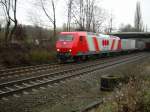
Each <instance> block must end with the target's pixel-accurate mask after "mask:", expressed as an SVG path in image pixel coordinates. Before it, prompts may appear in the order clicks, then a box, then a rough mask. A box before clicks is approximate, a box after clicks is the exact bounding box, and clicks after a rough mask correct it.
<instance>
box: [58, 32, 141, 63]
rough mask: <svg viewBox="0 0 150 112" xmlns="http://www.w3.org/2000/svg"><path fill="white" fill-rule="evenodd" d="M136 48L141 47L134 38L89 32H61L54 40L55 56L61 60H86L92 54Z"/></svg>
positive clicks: (133, 49) (111, 52) (128, 50)
mask: <svg viewBox="0 0 150 112" xmlns="http://www.w3.org/2000/svg"><path fill="white" fill-rule="evenodd" d="M139 43H140V42H139ZM140 45H141V43H140ZM138 49H141V47H140V46H139V44H137V42H136V40H133V39H121V38H119V37H117V36H112V35H104V34H96V33H91V32H61V33H60V36H59V39H58V41H57V42H56V50H57V58H58V60H60V61H61V62H66V61H67V60H75V61H79V60H86V59H87V58H88V57H90V56H93V55H98V56H99V55H105V54H114V53H120V52H130V51H135V50H138Z"/></svg>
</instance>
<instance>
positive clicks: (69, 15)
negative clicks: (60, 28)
mask: <svg viewBox="0 0 150 112" xmlns="http://www.w3.org/2000/svg"><path fill="white" fill-rule="evenodd" d="M72 5H73V0H68V4H67V6H68V15H67V16H68V17H67V31H70V24H71V19H72Z"/></svg>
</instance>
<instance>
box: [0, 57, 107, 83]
mask: <svg viewBox="0 0 150 112" xmlns="http://www.w3.org/2000/svg"><path fill="white" fill-rule="evenodd" d="M108 59H109V58H107V59H106V60H108ZM101 60H104V61H105V59H101ZM98 61H99V60H98ZM94 62H95V61H94ZM89 63H90V62H87V64H89ZM92 63H93V62H92ZM85 64H86V62H85ZM74 65H75V66H76V65H77V64H52V65H50V64H43V65H36V66H26V67H17V68H11V69H3V70H0V82H1V83H2V82H5V81H8V80H10V79H13V78H14V79H17V78H21V77H23V76H24V77H30V76H33V75H36V74H40V73H46V72H54V71H57V70H60V69H67V67H68V68H71V67H74ZM78 65H79V64H78Z"/></svg>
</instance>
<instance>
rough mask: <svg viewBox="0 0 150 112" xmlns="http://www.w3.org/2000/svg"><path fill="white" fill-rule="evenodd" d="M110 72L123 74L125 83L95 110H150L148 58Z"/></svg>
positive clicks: (135, 111)
mask: <svg viewBox="0 0 150 112" xmlns="http://www.w3.org/2000/svg"><path fill="white" fill-rule="evenodd" d="M145 60H146V59H145ZM112 74H120V75H124V76H125V81H127V83H125V84H122V86H121V88H120V89H119V88H118V89H116V90H115V91H114V92H113V93H112V94H111V95H110V96H109V97H108V98H106V99H105V100H104V104H102V105H101V106H99V108H98V109H96V111H95V112H150V58H148V59H147V60H146V61H145V62H143V63H139V64H137V65H134V66H128V67H125V68H124V69H122V70H121V71H117V72H116V71H114V72H112Z"/></svg>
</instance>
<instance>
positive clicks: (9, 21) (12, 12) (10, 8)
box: [0, 0, 18, 44]
mask: <svg viewBox="0 0 150 112" xmlns="http://www.w3.org/2000/svg"><path fill="white" fill-rule="evenodd" d="M0 5H1V7H2V9H3V12H4V16H5V20H6V26H5V43H6V44H8V43H9V42H10V41H11V40H12V37H13V34H14V32H15V30H16V28H17V24H18V20H17V17H16V14H17V0H0ZM11 26H12V28H11Z"/></svg>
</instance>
